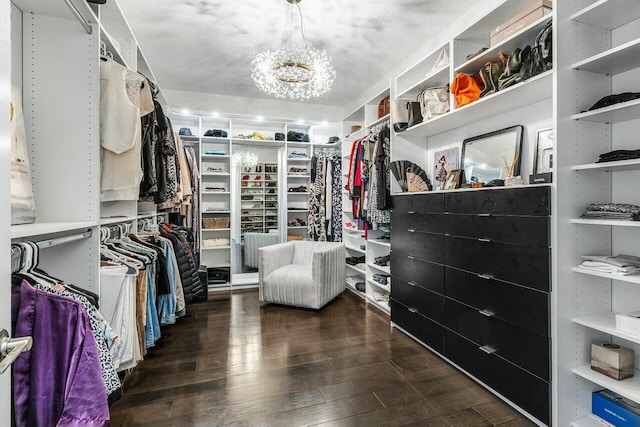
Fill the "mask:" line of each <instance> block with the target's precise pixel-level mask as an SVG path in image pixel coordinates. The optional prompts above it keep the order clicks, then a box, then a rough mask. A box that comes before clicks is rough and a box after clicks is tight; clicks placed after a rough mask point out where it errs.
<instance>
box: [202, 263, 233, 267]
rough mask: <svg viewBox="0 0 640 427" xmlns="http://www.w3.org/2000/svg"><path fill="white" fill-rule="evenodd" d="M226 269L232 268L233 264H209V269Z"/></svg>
mask: <svg viewBox="0 0 640 427" xmlns="http://www.w3.org/2000/svg"><path fill="white" fill-rule="evenodd" d="M225 267H231V264H230V263H228V262H223V263H220V264H208V265H207V268H225Z"/></svg>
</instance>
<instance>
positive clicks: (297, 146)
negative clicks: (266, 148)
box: [287, 141, 312, 148]
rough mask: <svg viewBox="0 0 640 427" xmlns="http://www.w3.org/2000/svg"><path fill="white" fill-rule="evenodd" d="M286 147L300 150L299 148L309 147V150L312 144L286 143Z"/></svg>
mask: <svg viewBox="0 0 640 427" xmlns="http://www.w3.org/2000/svg"><path fill="white" fill-rule="evenodd" d="M287 146H288V147H296V148H300V147H309V148H311V146H312V144H311V143H310V142H297V141H287Z"/></svg>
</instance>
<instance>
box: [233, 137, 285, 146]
mask: <svg viewBox="0 0 640 427" xmlns="http://www.w3.org/2000/svg"><path fill="white" fill-rule="evenodd" d="M231 142H232V143H233V145H250V146H254V147H255V146H257V145H262V146H265V147H282V146H283V145H284V141H270V140H265V139H238V138H232V139H231Z"/></svg>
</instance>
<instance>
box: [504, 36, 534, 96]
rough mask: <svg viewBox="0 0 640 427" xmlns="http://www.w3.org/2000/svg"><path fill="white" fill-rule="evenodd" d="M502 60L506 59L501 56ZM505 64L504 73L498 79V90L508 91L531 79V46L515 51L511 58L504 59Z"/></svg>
mask: <svg viewBox="0 0 640 427" xmlns="http://www.w3.org/2000/svg"><path fill="white" fill-rule="evenodd" d="M501 58H505V57H504V56H502V55H501ZM504 63H505V66H504V72H503V73H502V75H500V78H499V79H498V90H503V89H506V88H508V87H510V86H513V85H515V84H517V83H520V82H521V81H524V80H526V79H528V78H529V77H530V75H531V46H529V45H527V46H525V47H524V49H520V48H517V49H515V50H514V51H513V53H512V54H511V55H509V57H507V58H505V59H504Z"/></svg>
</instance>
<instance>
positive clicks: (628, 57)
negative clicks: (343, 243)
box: [572, 39, 640, 75]
mask: <svg viewBox="0 0 640 427" xmlns="http://www.w3.org/2000/svg"><path fill="white" fill-rule="evenodd" d="M638 67H640V39H635V40H632V41H630V42H627V43H624V44H622V45H620V46H616V47H614V48H613V49H609V50H607V51H605V52H602V53H599V54H597V55H594V56H592V57H590V58H587V59H585V60H583V61H580V62H576V63H575V64H573V65H572V68H574V69H575V70H584V71H591V72H593V73H599V74H605V75H616V74H620V73H624V72H625V71H629V70H632V69H634V68H638Z"/></svg>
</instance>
